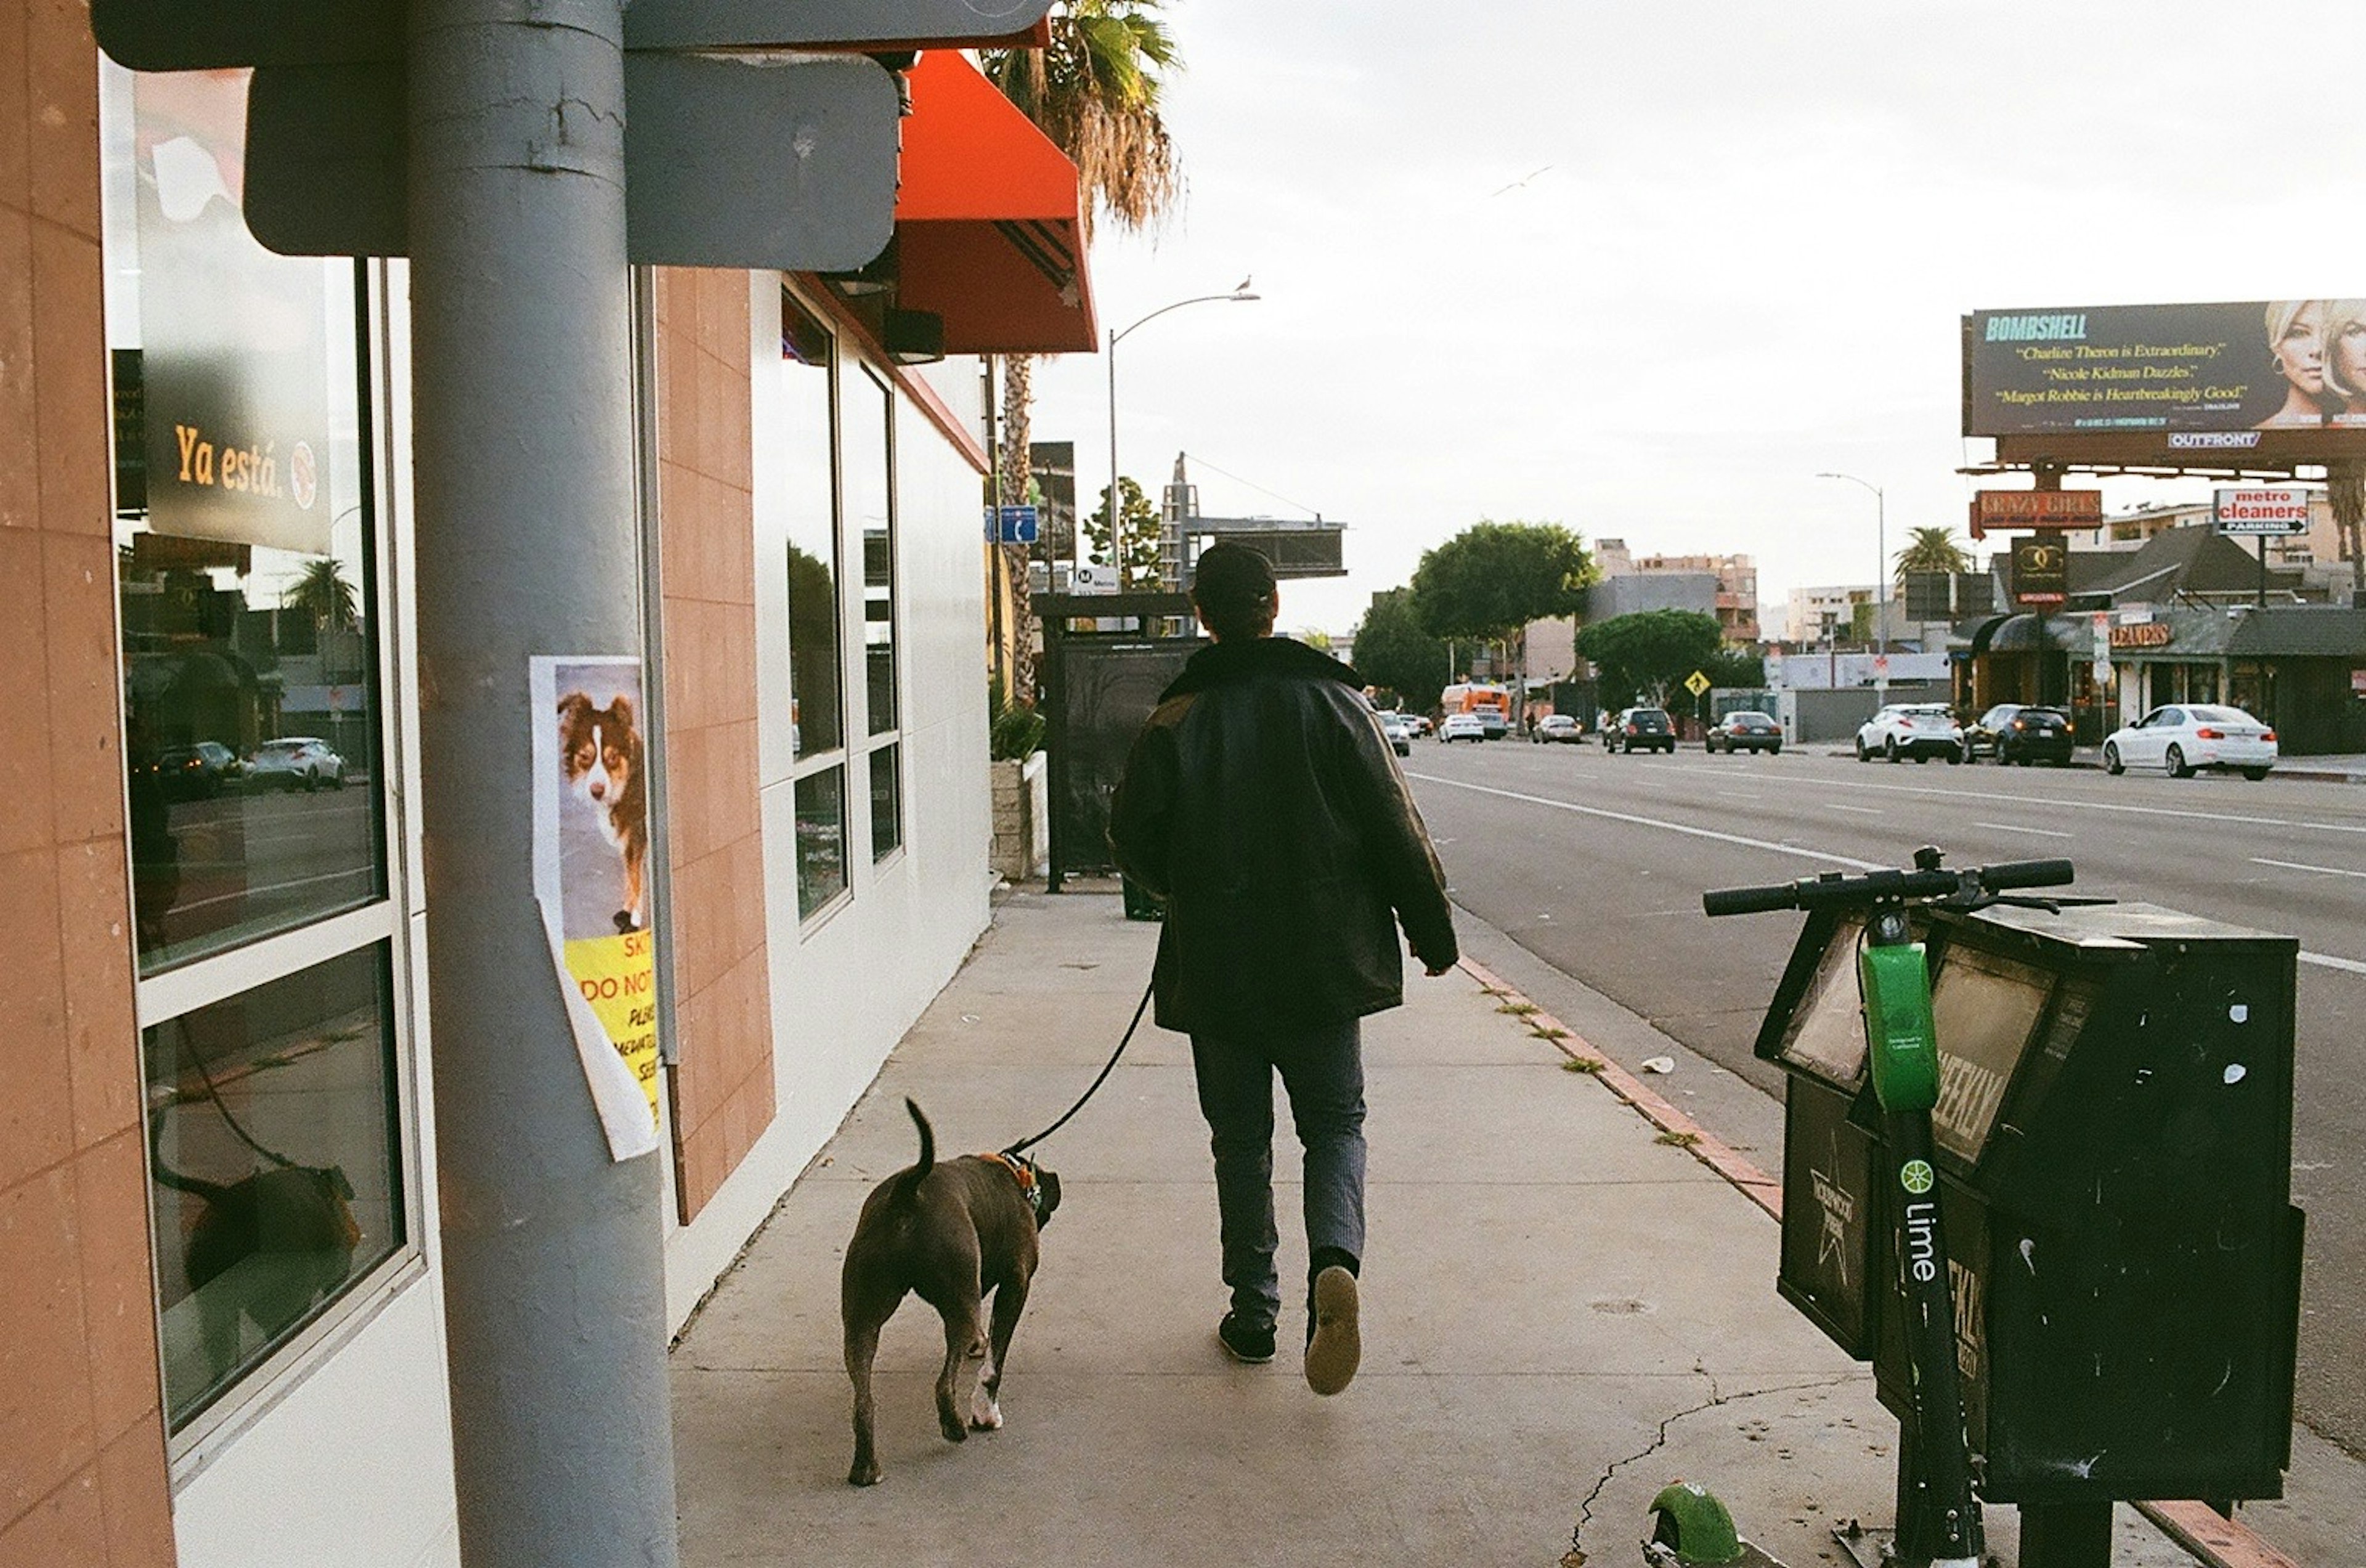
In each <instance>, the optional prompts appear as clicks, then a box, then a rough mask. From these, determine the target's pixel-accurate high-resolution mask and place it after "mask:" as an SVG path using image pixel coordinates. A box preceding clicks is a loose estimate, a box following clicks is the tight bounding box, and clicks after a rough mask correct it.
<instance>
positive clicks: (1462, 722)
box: [1437, 713, 1487, 746]
mask: <svg viewBox="0 0 2366 1568" xmlns="http://www.w3.org/2000/svg"><path fill="white" fill-rule="evenodd" d="M1485 739H1487V726H1486V725H1485V723H1484V722H1482V720H1481V718H1480V717H1479V716H1478V715H1477V714H1475V713H1450V714H1448V715H1447V716H1446V722H1445V723H1444V724H1441V725H1439V726H1438V727H1437V743H1438V744H1439V745H1441V746H1450V745H1452V744H1453V743H1454V742H1455V741H1457V740H1468V741H1470V742H1471V743H1472V744H1474V745H1476V744H1478V743H1480V742H1482V741H1484V740H1485Z"/></svg>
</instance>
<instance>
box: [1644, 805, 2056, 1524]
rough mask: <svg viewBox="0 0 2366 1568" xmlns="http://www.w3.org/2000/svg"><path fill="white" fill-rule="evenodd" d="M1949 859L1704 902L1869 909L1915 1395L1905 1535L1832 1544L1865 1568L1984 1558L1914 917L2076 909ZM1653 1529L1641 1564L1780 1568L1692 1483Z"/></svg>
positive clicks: (2049, 874) (1877, 1083)
mask: <svg viewBox="0 0 2366 1568" xmlns="http://www.w3.org/2000/svg"><path fill="white" fill-rule="evenodd" d="M1943 860H1944V855H1943V854H1942V852H1940V851H1939V850H1937V849H1935V848H1924V849H1921V850H1918V851H1916V852H1915V854H1914V867H1913V869H1912V870H1910V871H1908V870H1901V871H1876V872H1871V873H1867V874H1864V875H1861V876H1850V875H1845V874H1842V873H1839V872H1828V873H1826V874H1822V875H1820V876H1812V877H1806V878H1803V879H1801V880H1799V881H1797V882H1789V883H1784V884H1782V885H1780V886H1772V887H1735V888H1728V889H1725V890H1723V891H1719V892H1712V893H1708V894H1705V895H1703V897H1702V898H1701V907H1702V908H1703V910H1704V911H1705V912H1706V913H1707V914H1709V915H1711V916H1722V915H1749V914H1761V913H1766V912H1769V911H1773V910H1777V909H1799V910H1808V911H1816V910H1828V911H1832V912H1835V913H1838V912H1843V911H1845V912H1850V913H1855V912H1859V911H1862V913H1863V915H1864V919H1865V927H1864V931H1865V934H1864V938H1863V942H1862V945H1861V946H1860V947H1859V949H1858V952H1857V962H1856V973H1857V983H1858V987H1859V995H1860V997H1861V999H1862V1004H1863V1014H1864V1020H1865V1043H1866V1046H1867V1049H1868V1052H1869V1055H1870V1067H1871V1077H1872V1080H1873V1092H1874V1097H1875V1099H1876V1100H1878V1101H1879V1103H1880V1106H1881V1112H1882V1124H1883V1131H1884V1134H1885V1137H1884V1147H1885V1149H1886V1153H1887V1167H1886V1169H1885V1174H1886V1176H1887V1179H1889V1180H1890V1181H1891V1182H1893V1183H1895V1188H1894V1190H1893V1192H1892V1199H1893V1208H1894V1213H1895V1216H1896V1220H1897V1231H1896V1235H1895V1236H1894V1237H1893V1246H1894V1249H1895V1256H1896V1257H1897V1258H1898V1290H1899V1292H1900V1295H1899V1299H1898V1307H1899V1309H1900V1317H1901V1320H1902V1323H1903V1325H1904V1329H1905V1341H1906V1351H1907V1358H1908V1365H1909V1367H1910V1371H1911V1373H1912V1385H1913V1390H1912V1406H1913V1408H1912V1413H1911V1415H1910V1416H1908V1417H1907V1418H1906V1420H1905V1421H1904V1423H1903V1427H1904V1430H1903V1432H1902V1434H1901V1439H1900V1441H1901V1451H1900V1459H1899V1465H1898V1525H1897V1531H1896V1534H1895V1537H1894V1538H1893V1539H1890V1540H1875V1539H1874V1538H1872V1537H1871V1536H1869V1535H1868V1533H1867V1532H1864V1531H1854V1532H1851V1531H1844V1530H1836V1531H1835V1532H1834V1534H1835V1536H1836V1538H1837V1539H1838V1540H1839V1541H1840V1544H1841V1545H1842V1548H1843V1549H1845V1550H1847V1551H1849V1554H1850V1556H1851V1557H1852V1558H1853V1559H1854V1560H1856V1561H1858V1562H1860V1563H1863V1564H1865V1568H1873V1565H1874V1564H1876V1563H1891V1564H1896V1565H1898V1568H1978V1564H1979V1562H1980V1558H1981V1553H1982V1551H1983V1550H1984V1548H1985V1537H1984V1535H1983V1533H1982V1525H1981V1519H1980V1503H1979V1498H1978V1496H1977V1494H1976V1493H1975V1491H1974V1489H1973V1484H1972V1468H1971V1458H1970V1453H1969V1450H1968V1445H1967V1443H1966V1438H1965V1432H1964V1404H1963V1393H1962V1388H1961V1385H1960V1380H1959V1376H1958V1372H1957V1369H1956V1365H1955V1303H1954V1287H1953V1282H1952V1280H1950V1278H1949V1275H1948V1269H1947V1257H1948V1255H1947V1243H1946V1233H1945V1230H1944V1225H1943V1224H1942V1220H1941V1215H1940V1209H1939V1178H1938V1171H1937V1168H1936V1166H1935V1165H1934V1163H1933V1159H1932V1134H1931V1111H1932V1107H1934V1106H1935V1105H1937V1104H1938V1102H1939V1052H1938V1044H1937V1039H1936V1034H1937V1031H1936V1027H1935V1025H1934V1023H1933V1021H1932V1011H1931V977H1930V971H1929V969H1928V967H1927V966H1926V964H1925V961H1924V954H1923V946H1922V943H1921V942H1917V941H1915V940H1914V938H1913V931H1912V926H1911V922H1910V910H1911V909H1912V908H1914V907H1915V906H1917V905H1937V906H1940V907H1943V908H1953V909H1966V910H1968V909H1977V908H1986V907H1987V906H1989V905H1992V904H2000V903H2007V904H2024V905H2031V906H2034V907H2036V908H2048V909H2054V908H2060V907H2061V906H2062V905H2063V904H2064V903H2066V902H2071V901H2073V900H2067V899H2063V898H2059V897H2056V898H2029V899H2020V898H2008V897H2004V895H2005V894H2006V893H2007V892H2008V891H2009V890H2011V889H2013V888H2022V887H2053V886H2063V885H2065V884H2067V883H2068V882H2070V881H2071V879H2072V877H2073V876H2074V874H2075V872H2074V870H2073V868H2072V866H2071V864H2070V863H2069V862H2068V861H2067V860H2045V861H2021V862H2014V863H2007V864H2002V865H1992V866H1982V867H1975V868H1972V869H1968V870H1960V871H1949V870H1944V869H1943V868H1942V864H1941V863H1942V861H1943ZM2075 901H2076V902H2082V903H2090V902H2101V901H2103V900H2092V899H2079V900H2075ZM1868 1552H1870V1553H1872V1555H1870V1556H1868V1555H1866V1553H1868ZM1644 1555H1645V1558H1646V1560H1647V1561H1648V1562H1651V1564H1652V1568H1672V1565H1674V1564H1679V1563H1683V1564H1692V1563H1722V1564H1742V1565H1747V1568H1760V1565H1770V1568H1782V1565H1781V1564H1780V1563H1779V1562H1776V1560H1775V1559H1774V1558H1772V1557H1770V1556H1768V1555H1767V1554H1766V1553H1765V1552H1763V1551H1760V1550H1759V1549H1757V1548H1756V1547H1753V1546H1752V1545H1750V1544H1749V1543H1748V1542H1747V1541H1744V1540H1741V1538H1740V1536H1739V1535H1738V1534H1737V1533H1736V1531H1735V1529H1734V1525H1733V1520H1732V1516H1731V1514H1730V1513H1729V1511H1728V1510H1727V1508H1726V1507H1725V1505H1724V1504H1723V1503H1721V1502H1719V1501H1718V1498H1717V1496H1716V1495H1715V1494H1714V1493H1712V1492H1710V1491H1708V1490H1707V1488H1706V1487H1702V1486H1698V1485H1695V1484H1691V1483H1678V1484H1676V1485H1673V1486H1670V1487H1668V1488H1667V1489H1665V1490H1664V1491H1662V1493H1661V1494H1660V1495H1659V1496H1657V1497H1656V1498H1654V1499H1653V1500H1652V1504H1651V1539H1650V1540H1646V1541H1645V1542H1644Z"/></svg>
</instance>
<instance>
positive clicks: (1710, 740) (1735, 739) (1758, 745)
mask: <svg viewBox="0 0 2366 1568" xmlns="http://www.w3.org/2000/svg"><path fill="white" fill-rule="evenodd" d="M1701 744H1702V745H1703V746H1704V747H1706V748H1707V750H1708V751H1709V752H1710V753H1711V754H1712V755H1714V754H1715V753H1717V752H1719V751H1728V752H1731V751H1764V752H1766V753H1767V754H1768V755H1770V756H1780V755H1781V754H1782V751H1783V727H1782V726H1781V725H1779V724H1777V723H1775V721H1774V720H1773V719H1771V718H1769V717H1767V716H1765V715H1764V714H1763V713H1729V714H1727V715H1726V716H1724V717H1723V718H1721V719H1718V721H1717V722H1716V723H1715V724H1713V725H1711V726H1710V727H1709V731H1708V735H1707V739H1704V740H1703V741H1702V742H1701Z"/></svg>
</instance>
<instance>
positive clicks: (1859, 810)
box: [1822, 800, 1881, 817]
mask: <svg viewBox="0 0 2366 1568" xmlns="http://www.w3.org/2000/svg"><path fill="white" fill-rule="evenodd" d="M1822 804H1823V805H1825V806H1828V807H1831V809H1833V810H1834V811H1853V812H1855V813H1856V814H1857V815H1858V816H1859V817H1878V816H1880V815H1881V813H1880V811H1879V810H1877V809H1876V808H1875V807H1870V806H1842V804H1841V803H1840V802H1839V801H1837V800H1827V801H1824V802H1823V803H1822Z"/></svg>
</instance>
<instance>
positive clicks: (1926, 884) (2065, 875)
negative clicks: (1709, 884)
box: [1701, 860, 2078, 917]
mask: <svg viewBox="0 0 2366 1568" xmlns="http://www.w3.org/2000/svg"><path fill="white" fill-rule="evenodd" d="M2077 875H2078V871H2077V868H2075V867H2074V866H2072V864H2071V863H2069V862H2068V861H2067V860H2023V861H2006V862H2003V863H2000V864H1997V865H1985V866H1977V867H1975V868H1972V869H1970V870H1966V871H1874V872H1868V873H1866V874H1864V875H1862V876H1845V875H1842V874H1840V873H1838V872H1828V873H1826V874H1823V875H1821V876H1807V877H1802V878H1800V879H1799V880H1798V881H1797V882H1786V883H1781V884H1778V885H1777V886H1772V887H1726V888H1719V889H1718V890H1715V891H1713V892H1708V893H1704V894H1702V895H1701V909H1702V912H1703V913H1705V914H1707V915H1709V916H1711V917H1715V916H1718V915H1758V914H1764V913H1766V912H1767V911H1769V910H1774V909H1816V908H1844V907H1849V906H1854V905H1862V904H1871V903H1874V902H1876V901H1878V900H1882V899H1893V898H1894V899H1921V898H1945V897H1951V896H1954V895H1958V894H1964V895H1969V894H1974V893H1978V892H1989V893H2002V892H2005V891H2007V890H2008V889H2011V888H2015V887H2059V886H2064V885H2066V884H2067V883H2069V882H2071V881H2072V880H2074V879H2075V878H2076V877H2077Z"/></svg>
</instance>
